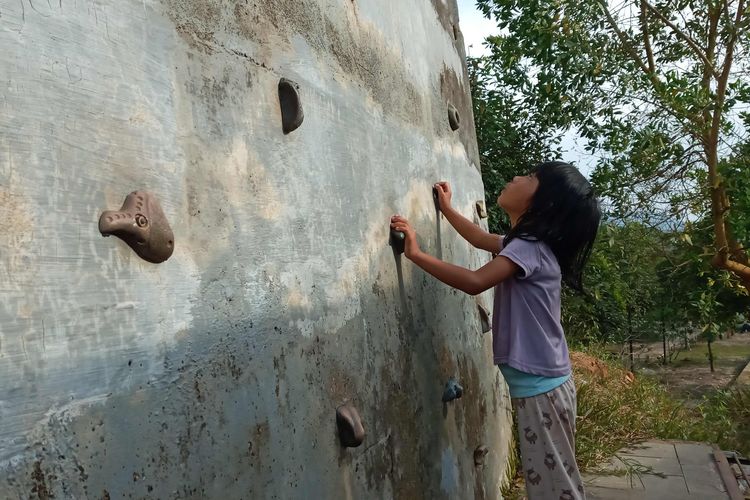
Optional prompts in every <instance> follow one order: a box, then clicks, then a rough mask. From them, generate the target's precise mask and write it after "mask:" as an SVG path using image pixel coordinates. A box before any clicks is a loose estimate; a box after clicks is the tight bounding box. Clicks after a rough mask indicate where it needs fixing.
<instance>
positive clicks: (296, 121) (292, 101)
mask: <svg viewBox="0 0 750 500" xmlns="http://www.w3.org/2000/svg"><path fill="white" fill-rule="evenodd" d="M279 105H280V106H281V127H282V129H283V130H284V134H288V133H290V132H294V131H295V130H297V129H298V128H299V126H300V125H302V122H303V121H304V119H305V113H304V111H303V110H302V100H301V99H300V96H299V85H297V84H296V83H294V82H293V81H291V80H287V79H286V78H282V79H281V80H279Z"/></svg>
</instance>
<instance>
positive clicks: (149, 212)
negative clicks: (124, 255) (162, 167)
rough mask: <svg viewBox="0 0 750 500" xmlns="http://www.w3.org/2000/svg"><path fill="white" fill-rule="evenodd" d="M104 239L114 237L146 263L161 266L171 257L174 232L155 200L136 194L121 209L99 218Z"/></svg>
mask: <svg viewBox="0 0 750 500" xmlns="http://www.w3.org/2000/svg"><path fill="white" fill-rule="evenodd" d="M99 232H100V233H101V234H102V236H110V235H114V236H117V237H118V238H120V239H121V240H123V241H124V242H125V243H127V244H128V246H129V247H130V248H132V249H133V251H135V253H136V254H138V256H139V257H141V258H142V259H144V260H147V261H149V262H153V263H154V264H158V263H160V262H164V261H165V260H167V259H168V258H169V257H171V255H172V252H173V251H174V233H173V232H172V228H171V227H170V226H169V221H167V217H166V216H165V215H164V211H163V210H162V209H161V205H159V201H158V200H157V199H156V197H155V196H154V195H153V194H151V193H148V192H146V191H133V192H132V193H130V194H129V195H128V196H127V197H126V198H125V202H124V203H123V205H122V208H120V210H107V211H105V212H104V213H102V215H101V217H99Z"/></svg>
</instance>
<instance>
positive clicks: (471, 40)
mask: <svg viewBox="0 0 750 500" xmlns="http://www.w3.org/2000/svg"><path fill="white" fill-rule="evenodd" d="M458 16H459V22H460V26H461V33H462V34H463V35H464V42H465V43H466V55H468V56H472V57H479V56H483V55H486V54H487V53H488V51H487V48H486V47H485V46H484V43H483V42H484V39H485V38H487V36H489V35H494V34H497V33H499V31H500V30H499V29H498V27H497V24H495V22H494V21H491V20H489V19H486V18H485V17H484V16H483V15H482V13H481V12H480V11H479V10H477V8H476V2H475V0H458ZM561 149H562V152H563V158H561V159H562V160H564V161H568V162H571V163H573V164H575V165H576V166H577V167H578V168H579V169H580V170H581V171H582V172H583V173H584V174H585V175H586V176H587V177H588V176H590V175H591V171H592V170H593V168H594V164H595V162H596V160H595V158H593V157H592V156H591V155H589V154H587V153H586V152H585V150H584V148H583V142H582V141H580V140H579V139H578V137H577V134H576V133H575V132H569V133H567V134H565V136H564V137H563V139H562V143H561Z"/></svg>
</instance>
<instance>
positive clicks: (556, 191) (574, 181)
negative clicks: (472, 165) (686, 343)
mask: <svg viewBox="0 0 750 500" xmlns="http://www.w3.org/2000/svg"><path fill="white" fill-rule="evenodd" d="M530 173H532V174H534V175H536V178H537V179H538V180H539V187H538V188H537V191H536V193H535V194H534V196H533V198H532V200H531V204H530V206H529V208H528V210H526V212H525V213H524V214H523V215H522V216H521V217H520V218H519V220H518V222H517V224H516V225H515V226H514V227H513V228H511V230H510V231H509V232H508V234H507V235H506V237H505V244H506V245H507V244H508V243H510V241H511V240H512V239H513V238H521V239H524V240H540V241H543V242H544V243H546V244H547V245H549V247H550V248H551V249H552V252H553V253H554V254H555V257H557V262H558V263H559V264H560V270H561V271H562V279H563V281H564V282H565V283H567V284H568V285H569V286H570V287H571V288H573V289H574V290H578V291H583V267H584V265H585V264H586V261H587V260H588V258H589V256H590V255H591V249H592V247H593V246H594V240H595V239H596V233H597V232H598V231H599V221H600V219H601V209H600V207H599V200H597V199H596V196H595V195H594V191H593V189H592V187H591V184H590V183H589V181H587V180H586V178H585V177H584V176H583V174H581V172H579V171H578V169H576V168H575V167H574V166H572V165H570V164H568V163H565V162H561V161H548V162H544V163H540V164H538V165H536V166H535V167H534V168H532V169H531V172H530Z"/></svg>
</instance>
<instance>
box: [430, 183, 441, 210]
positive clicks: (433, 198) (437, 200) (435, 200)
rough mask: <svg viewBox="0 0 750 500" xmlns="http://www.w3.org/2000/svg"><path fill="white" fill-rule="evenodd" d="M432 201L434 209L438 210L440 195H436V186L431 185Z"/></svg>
mask: <svg viewBox="0 0 750 500" xmlns="http://www.w3.org/2000/svg"><path fill="white" fill-rule="evenodd" d="M432 201H434V202H435V210H437V211H438V212H439V211H440V197H439V196H438V188H436V187H435V186H433V187H432Z"/></svg>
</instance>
